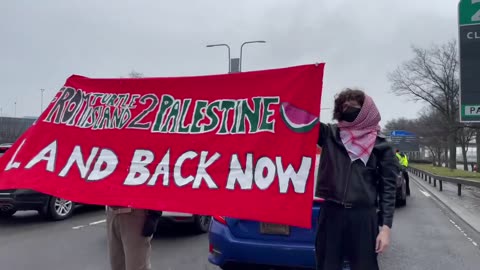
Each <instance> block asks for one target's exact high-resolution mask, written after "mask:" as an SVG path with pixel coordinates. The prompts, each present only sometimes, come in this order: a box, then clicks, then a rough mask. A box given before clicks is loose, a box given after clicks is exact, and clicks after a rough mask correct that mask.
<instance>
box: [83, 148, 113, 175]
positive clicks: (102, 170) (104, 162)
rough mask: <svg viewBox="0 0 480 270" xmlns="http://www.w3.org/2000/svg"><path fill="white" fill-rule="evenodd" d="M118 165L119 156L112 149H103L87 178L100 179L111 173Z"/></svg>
mask: <svg viewBox="0 0 480 270" xmlns="http://www.w3.org/2000/svg"><path fill="white" fill-rule="evenodd" d="M117 165H118V157H117V155H115V153H114V152H113V151H112V150H109V149H102V151H101V152H100V155H99V156H98V158H97V162H95V167H93V170H92V172H91V173H90V175H88V178H87V180H89V181H98V180H102V179H105V178H106V177H108V176H109V175H111V174H112V173H113V172H114V171H115V169H116V168H117Z"/></svg>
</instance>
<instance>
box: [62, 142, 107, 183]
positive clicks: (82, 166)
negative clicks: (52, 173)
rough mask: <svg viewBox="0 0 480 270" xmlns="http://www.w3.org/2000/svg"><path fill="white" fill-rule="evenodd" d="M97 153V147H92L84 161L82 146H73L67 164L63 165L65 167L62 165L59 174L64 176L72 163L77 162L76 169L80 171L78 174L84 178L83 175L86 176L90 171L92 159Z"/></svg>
mask: <svg viewBox="0 0 480 270" xmlns="http://www.w3.org/2000/svg"><path fill="white" fill-rule="evenodd" d="M97 153H98V147H94V148H92V151H91V152H90V156H89V157H88V159H87V162H86V163H85V162H84V161H83V155H82V148H81V147H80V146H79V145H77V146H75V148H74V149H73V152H72V154H71V155H70V158H69V159H68V161H67V164H66V165H65V167H63V169H62V171H61V172H60V174H59V176H61V177H65V176H66V175H67V174H68V173H69V172H70V169H71V168H72V167H73V164H77V167H78V170H79V171H80V176H81V177H82V178H83V179H85V177H87V174H88V172H89V171H90V167H91V166H92V162H93V160H94V159H95V157H96V156H97Z"/></svg>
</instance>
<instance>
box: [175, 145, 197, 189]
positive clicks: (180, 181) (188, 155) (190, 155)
mask: <svg viewBox="0 0 480 270" xmlns="http://www.w3.org/2000/svg"><path fill="white" fill-rule="evenodd" d="M196 156H198V154H197V153H195V152H194V151H188V152H185V153H183V154H182V155H181V156H180V157H179V158H178V159H177V162H175V168H174V169H173V177H174V179H175V184H177V186H179V187H183V186H185V185H186V184H188V183H190V182H192V181H193V180H195V177H193V176H192V175H190V176H188V177H186V178H185V177H183V176H182V166H183V163H184V162H185V160H186V159H194V158H195V157H196Z"/></svg>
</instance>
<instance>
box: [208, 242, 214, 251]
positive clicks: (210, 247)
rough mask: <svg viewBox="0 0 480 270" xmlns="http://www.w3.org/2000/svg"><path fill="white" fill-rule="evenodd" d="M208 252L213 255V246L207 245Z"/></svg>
mask: <svg viewBox="0 0 480 270" xmlns="http://www.w3.org/2000/svg"><path fill="white" fill-rule="evenodd" d="M208 252H210V253H213V244H212V243H210V245H208Z"/></svg>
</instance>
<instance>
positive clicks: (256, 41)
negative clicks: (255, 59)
mask: <svg viewBox="0 0 480 270" xmlns="http://www.w3.org/2000/svg"><path fill="white" fill-rule="evenodd" d="M251 43H266V41H264V40H255V41H246V42H244V43H242V46H240V64H239V65H240V67H239V69H240V71H242V55H243V46H245V45H247V44H251Z"/></svg>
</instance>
